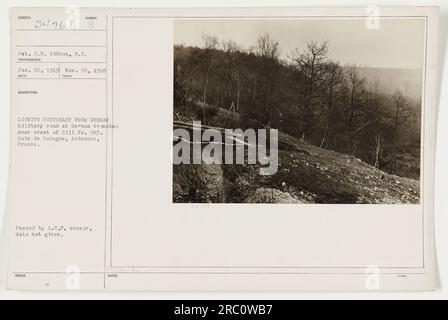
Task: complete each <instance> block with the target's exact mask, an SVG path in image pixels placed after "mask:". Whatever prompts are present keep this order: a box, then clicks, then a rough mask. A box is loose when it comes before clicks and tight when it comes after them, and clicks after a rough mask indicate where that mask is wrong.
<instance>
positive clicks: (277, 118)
mask: <svg viewBox="0 0 448 320" xmlns="http://www.w3.org/2000/svg"><path fill="white" fill-rule="evenodd" d="M329 52H330V47H329V43H328V42H325V41H324V42H309V43H308V44H307V46H306V48H300V49H299V48H298V49H295V50H294V52H292V53H290V54H289V55H288V59H287V60H285V59H282V51H281V48H280V44H279V42H278V41H276V40H275V39H272V37H271V36H270V35H269V34H263V35H260V36H259V37H258V39H256V41H255V45H254V46H253V47H251V48H248V49H247V48H243V47H241V46H240V45H239V44H238V43H236V42H235V41H233V40H224V41H220V40H219V39H218V38H217V37H215V36H211V35H203V44H202V46H201V47H189V46H184V45H176V46H175V59H174V99H175V101H174V104H175V105H174V111H175V113H178V114H179V113H180V114H190V115H193V116H192V117H193V118H196V120H201V121H202V122H203V123H205V124H209V125H221V126H223V124H225V126H227V127H232V126H233V127H238V128H243V129H244V128H261V127H271V128H275V129H278V130H279V131H281V132H284V133H286V134H289V135H291V136H294V137H297V138H300V139H302V140H303V141H305V142H307V143H310V144H313V145H315V146H318V147H321V148H325V149H329V150H333V151H336V152H340V153H344V154H349V155H353V156H355V157H358V158H360V159H362V160H363V161H366V162H367V163H370V164H371V165H372V166H375V167H377V168H379V169H381V170H384V171H386V172H389V173H392V174H397V175H400V176H405V177H410V178H414V179H418V178H419V177H420V140H421V136H420V135H421V115H420V108H421V102H420V101H418V102H417V101H413V100H412V99H410V98H408V97H406V96H405V95H404V94H403V93H402V92H400V91H397V92H396V93H395V94H393V95H390V94H386V93H383V92H381V90H380V89H379V87H380V86H379V83H378V82H377V81H375V82H371V81H369V80H368V79H366V78H364V77H362V75H361V72H360V71H361V69H360V68H359V67H358V66H355V65H341V64H340V63H339V62H338V61H334V60H332V59H331V58H330V54H329Z"/></svg>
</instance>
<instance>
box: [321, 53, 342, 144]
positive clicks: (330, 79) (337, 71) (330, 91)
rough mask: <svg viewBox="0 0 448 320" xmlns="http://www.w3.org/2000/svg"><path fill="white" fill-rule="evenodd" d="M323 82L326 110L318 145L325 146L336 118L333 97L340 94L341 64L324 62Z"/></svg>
mask: <svg viewBox="0 0 448 320" xmlns="http://www.w3.org/2000/svg"><path fill="white" fill-rule="evenodd" d="M323 80H324V81H323V84H324V86H325V89H326V90H325V91H326V92H325V93H326V97H327V112H326V125H325V132H324V135H323V137H322V142H321V144H320V147H321V148H323V147H326V146H327V145H328V139H329V137H330V136H331V135H332V132H333V123H334V119H335V118H336V114H335V110H334V109H335V98H336V96H337V95H338V94H340V92H339V91H340V89H341V87H342V86H343V84H344V80H345V78H344V70H343V69H342V68H341V66H340V65H339V64H338V63H336V62H333V61H330V62H328V63H327V64H326V72H325V74H324V79H323Z"/></svg>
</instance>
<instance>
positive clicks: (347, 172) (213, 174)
mask: <svg viewBox="0 0 448 320" xmlns="http://www.w3.org/2000/svg"><path fill="white" fill-rule="evenodd" d="M279 158H280V159H279V161H280V163H279V171H278V173H277V174H276V175H274V176H268V177H263V176H260V175H259V170H258V169H259V168H258V167H256V166H250V165H180V166H174V185H173V200H174V202H176V203H280V204H281V203H284V204H295V203H297V204H299V203H321V204H417V203H419V202H420V196H419V194H420V191H419V189H420V182H419V181H416V180H411V179H406V178H402V177H397V176H394V175H389V174H387V173H385V172H383V171H380V170H378V169H376V168H374V167H372V166H371V165H369V164H367V163H365V162H363V161H361V160H359V159H357V158H354V157H352V156H348V155H344V154H339V153H336V152H333V151H329V150H325V149H321V148H318V147H315V146H311V145H308V144H306V143H304V142H302V141H301V140H299V139H296V138H293V137H291V136H287V135H285V134H281V133H280V136H279Z"/></svg>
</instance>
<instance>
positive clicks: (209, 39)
mask: <svg viewBox="0 0 448 320" xmlns="http://www.w3.org/2000/svg"><path fill="white" fill-rule="evenodd" d="M202 39H203V42H204V56H205V57H204V58H205V63H206V64H205V70H206V71H205V81H204V95H203V103H204V104H207V90H208V86H209V82H210V71H211V68H212V65H213V56H214V52H215V50H216V48H217V47H218V44H219V41H218V38H217V37H216V36H210V35H206V34H204V35H202Z"/></svg>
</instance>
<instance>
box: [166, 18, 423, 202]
mask: <svg viewBox="0 0 448 320" xmlns="http://www.w3.org/2000/svg"><path fill="white" fill-rule="evenodd" d="M174 30H175V35H174V39H175V46H174V61H173V67H174V106H173V132H174V134H173V137H174V138H173V155H174V164H173V202H174V203H198V204H199V203H240V204H241V203H242V204H415V205H416V204H420V199H421V197H420V188H421V183H420V181H421V174H422V170H421V168H422V165H421V163H422V161H421V160H422V159H421V154H422V143H421V141H422V118H423V116H424V112H423V111H424V110H423V108H422V101H423V99H424V88H423V79H424V75H425V49H426V47H425V30H426V28H425V20H424V19H422V18H392V17H390V18H378V19H377V20H373V21H367V20H366V18H349V19H344V18H334V19H333V18H325V19H319V18H307V19H300V18H297V19H290V18H284V19H275V18H270V19H183V20H176V21H175V27H174Z"/></svg>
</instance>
